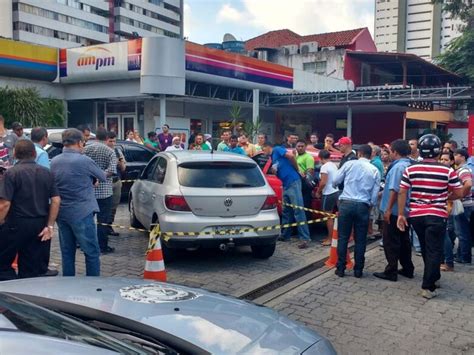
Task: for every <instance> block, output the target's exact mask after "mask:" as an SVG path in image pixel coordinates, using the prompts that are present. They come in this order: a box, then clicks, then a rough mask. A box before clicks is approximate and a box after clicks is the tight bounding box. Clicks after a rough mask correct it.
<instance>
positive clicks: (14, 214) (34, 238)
mask: <svg viewBox="0 0 474 355" xmlns="http://www.w3.org/2000/svg"><path fill="white" fill-rule="evenodd" d="M14 155H15V159H17V160H18V163H17V164H16V165H15V166H14V167H12V168H11V169H9V170H8V171H7V172H6V173H5V175H4V177H3V180H2V181H1V182H0V280H10V279H15V278H16V274H15V272H14V270H13V269H12V267H11V264H12V262H13V260H14V259H15V256H16V254H17V253H18V277H19V278H26V277H37V276H39V274H40V270H41V267H40V265H41V250H42V248H41V243H42V242H45V241H48V240H50V239H51V238H52V236H53V231H54V223H55V221H56V216H57V215H58V211H59V204H60V198H59V193H58V190H57V188H56V185H55V183H54V178H53V175H52V174H51V172H50V171H49V170H48V169H46V168H44V167H42V166H40V165H38V164H36V163H35V157H36V151H35V146H34V144H33V143H32V142H31V141H29V140H26V139H20V140H18V142H17V143H16V145H15V153H14Z"/></svg>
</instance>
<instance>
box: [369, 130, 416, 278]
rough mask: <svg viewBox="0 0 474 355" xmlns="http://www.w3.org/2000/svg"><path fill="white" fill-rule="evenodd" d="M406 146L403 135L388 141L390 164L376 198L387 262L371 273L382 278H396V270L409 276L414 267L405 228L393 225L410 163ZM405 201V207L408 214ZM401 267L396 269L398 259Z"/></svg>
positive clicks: (408, 236)
mask: <svg viewBox="0 0 474 355" xmlns="http://www.w3.org/2000/svg"><path fill="white" fill-rule="evenodd" d="M409 154H410V146H409V145H408V142H407V141H405V140H403V139H397V140H395V141H393V142H392V144H390V157H391V158H392V161H393V162H392V164H391V165H390V167H389V168H388V171H387V175H386V177H385V188H384V190H383V194H382V200H381V202H380V211H381V212H382V213H383V217H384V226H383V249H384V252H385V258H386V259H387V266H386V267H385V271H383V272H375V273H374V276H375V277H378V278H380V279H383V280H388V281H397V278H398V274H399V273H400V274H401V275H404V276H406V277H409V278H413V270H414V269H415V267H414V265H413V262H412V260H411V242H410V235H409V230H408V228H407V229H405V230H404V231H401V230H400V229H398V228H397V218H398V201H397V197H398V192H399V191H400V181H401V180H402V176H403V172H404V171H405V168H406V167H407V166H409V165H411V161H410V158H408V155H409ZM408 201H409V199H407V205H406V208H405V213H406V216H407V217H408ZM399 261H400V264H401V266H402V269H401V270H400V271H398V262H399Z"/></svg>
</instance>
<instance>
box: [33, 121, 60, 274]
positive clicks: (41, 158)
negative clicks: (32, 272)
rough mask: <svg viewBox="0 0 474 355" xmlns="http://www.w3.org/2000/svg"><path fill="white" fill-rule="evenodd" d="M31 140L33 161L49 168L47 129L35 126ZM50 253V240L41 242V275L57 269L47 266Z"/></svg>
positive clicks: (53, 272)
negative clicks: (33, 148) (33, 154)
mask: <svg viewBox="0 0 474 355" xmlns="http://www.w3.org/2000/svg"><path fill="white" fill-rule="evenodd" d="M30 138H31V141H32V142H33V143H34V145H35V150H36V159H35V162H36V164H38V165H41V166H43V167H45V168H46V169H48V170H49V169H50V164H49V156H48V153H47V152H46V151H45V150H44V147H45V146H46V145H47V144H48V131H47V130H46V128H44V127H35V128H33V129H32V130H31V133H30ZM50 254H51V240H48V241H46V242H44V243H41V270H40V275H42V276H56V275H57V274H58V270H54V269H50V268H49V257H50Z"/></svg>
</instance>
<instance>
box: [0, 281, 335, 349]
mask: <svg viewBox="0 0 474 355" xmlns="http://www.w3.org/2000/svg"><path fill="white" fill-rule="evenodd" d="M0 310H1V311H0V339H2V341H1V342H0V353H1V354H9V355H17V354H38V355H43V354H45V355H46V354H117V353H121V354H178V353H182V354H228V353H240V354H249V353H251V354H261V353H264V354H305V355H306V354H321V355H333V354H336V352H335V350H334V348H333V347H332V345H331V343H330V342H329V341H328V340H327V339H325V338H323V337H322V336H321V335H319V334H318V333H316V332H315V331H313V330H310V329H308V328H307V327H305V326H303V325H301V324H299V323H296V322H294V321H291V320H289V319H288V318H286V317H285V316H282V315H280V314H278V313H277V312H275V311H273V310H271V309H269V308H266V307H261V306H257V305H254V304H251V303H249V302H246V301H240V300H238V299H235V298H231V297H226V296H223V295H220V294H218V293H213V292H209V291H205V290H202V289H196V288H189V287H184V286H178V285H174V284H169V283H158V282H150V281H145V280H139V279H128V278H104V277H82V278H81V277H54V278H32V279H22V280H15V281H5V282H1V283H0Z"/></svg>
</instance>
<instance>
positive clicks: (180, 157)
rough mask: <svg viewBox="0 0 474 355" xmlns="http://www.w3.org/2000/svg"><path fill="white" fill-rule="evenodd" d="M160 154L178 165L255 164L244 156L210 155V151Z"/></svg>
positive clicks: (218, 152) (230, 154) (180, 151)
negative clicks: (200, 163)
mask: <svg viewBox="0 0 474 355" xmlns="http://www.w3.org/2000/svg"><path fill="white" fill-rule="evenodd" d="M161 154H165V155H167V156H169V157H173V158H175V159H176V161H177V162H178V164H181V163H187V162H196V161H232V162H236V161H237V162H246V163H249V162H251V163H254V164H255V162H254V161H253V160H252V159H250V158H249V157H248V156H246V155H242V154H235V153H228V152H221V151H215V150H214V151H213V152H212V153H211V151H210V150H204V151H202V150H175V151H168V152H162V153H161Z"/></svg>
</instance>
